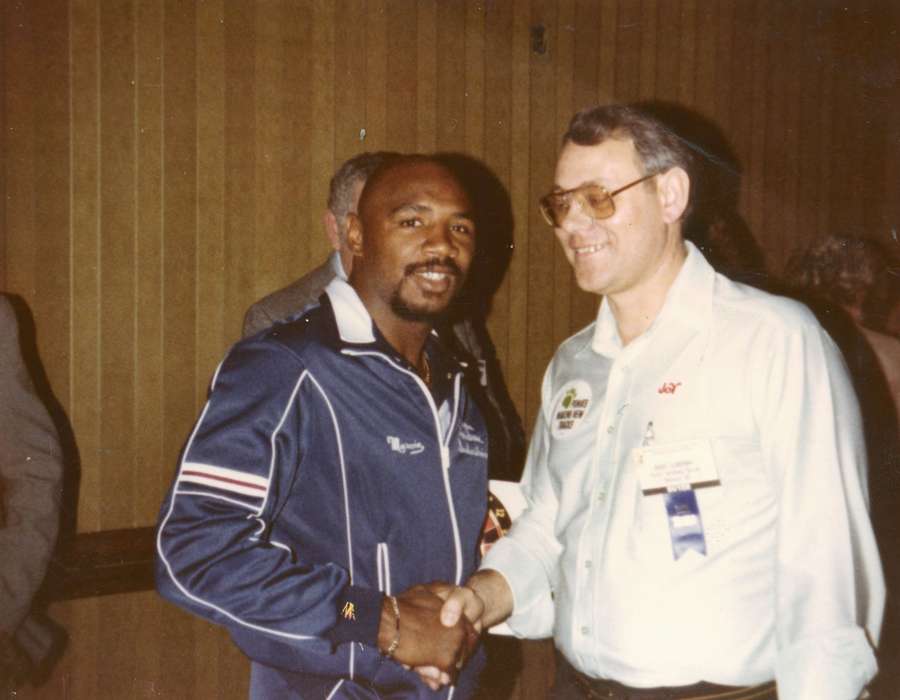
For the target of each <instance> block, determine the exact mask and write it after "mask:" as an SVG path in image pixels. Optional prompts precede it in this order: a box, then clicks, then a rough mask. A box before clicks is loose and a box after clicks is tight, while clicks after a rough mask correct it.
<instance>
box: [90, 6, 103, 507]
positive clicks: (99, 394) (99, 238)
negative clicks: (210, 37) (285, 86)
mask: <svg viewBox="0 0 900 700" xmlns="http://www.w3.org/2000/svg"><path fill="white" fill-rule="evenodd" d="M94 9H95V12H94V17H95V22H96V24H95V27H94V29H95V31H96V37H97V41H96V44H97V49H96V51H95V55H96V62H95V65H96V69H97V105H96V106H97V141H96V143H95V148H96V150H97V160H96V163H97V183H96V190H97V191H96V198H97V201H96V205H97V225H96V230H95V232H94V236H95V239H96V244H97V272H96V276H95V280H96V285H97V289H96V292H97V301H96V304H97V338H95V343H96V344H97V356H96V358H95V362H96V364H97V367H96V372H97V386H96V400H97V409H96V410H97V412H98V413H99V416H100V421H101V423H102V421H103V408H102V406H103V373H102V372H103V343H102V342H101V340H100V339H101V338H102V337H103V297H102V294H103V266H102V262H103V145H102V144H103V71H102V70H101V68H100V67H101V66H102V65H103V29H102V27H103V23H102V21H101V18H100V15H101V11H100V0H95V2H94ZM95 427H97V432H98V436H99V435H100V434H101V433H102V431H101V430H100V429H99V426H95ZM97 447H98V448H101V449H102V447H103V445H102V442H101V444H98V445H97ZM95 457H97V455H96V454H95V455H91V459H92V460H93V459H94V458H95ZM97 518H98V522H99V520H100V515H99V513H98V514H97Z"/></svg>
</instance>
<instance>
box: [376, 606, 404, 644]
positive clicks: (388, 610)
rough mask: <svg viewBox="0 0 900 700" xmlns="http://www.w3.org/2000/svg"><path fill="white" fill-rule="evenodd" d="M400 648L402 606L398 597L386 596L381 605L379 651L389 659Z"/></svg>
mask: <svg viewBox="0 0 900 700" xmlns="http://www.w3.org/2000/svg"><path fill="white" fill-rule="evenodd" d="M398 646H400V604H399V603H398V602H397V597H396V596H392V595H386V596H385V597H384V600H383V601H382V604H381V622H380V624H379V626H378V649H379V651H381V653H382V654H384V655H385V656H387V657H388V658H390V657H392V656H393V655H394V652H395V651H397V647H398Z"/></svg>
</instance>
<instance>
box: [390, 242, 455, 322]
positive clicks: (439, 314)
mask: <svg viewBox="0 0 900 700" xmlns="http://www.w3.org/2000/svg"><path fill="white" fill-rule="evenodd" d="M435 266H440V267H442V268H444V270H445V271H449V273H450V274H453V275H455V276H456V278H457V280H460V279H461V278H462V276H463V273H462V270H460V268H459V265H457V264H456V261H455V260H453V259H452V258H445V259H443V260H429V261H427V262H424V263H415V264H412V265H407V266H406V268H405V269H404V271H403V273H404V274H403V280H401V281H400V284H398V285H397V288H396V289H395V290H394V293H393V294H392V295H391V310H392V311H393V312H394V313H395V314H397V316H398V317H399V318H402V319H403V320H404V321H413V322H416V323H430V324H432V325H434V324H435V323H437V322H438V321H440V320H441V319H442V318H444V316H446V314H447V312H448V310H449V308H450V305H451V302H452V301H453V299H454V298H455V297H456V296H457V294H458V293H459V288H457V289H456V290H455V291H454V294H453V295H452V296H451V297H450V299H448V300H447V303H446V304H445V305H444V306H442V307H441V308H439V309H435V308H432V307H429V306H426V305H413V304H411V303H409V302H408V301H407V300H406V299H404V298H403V293H402V288H403V282H404V281H405V280H406V279H407V278H409V277H411V276H412V275H414V274H416V273H417V272H421V271H425V270H429V269H432V268H433V267H435Z"/></svg>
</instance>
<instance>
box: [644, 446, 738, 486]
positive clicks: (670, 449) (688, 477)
mask: <svg viewBox="0 0 900 700" xmlns="http://www.w3.org/2000/svg"><path fill="white" fill-rule="evenodd" d="M637 464H638V474H639V476H640V481H641V492H642V493H643V494H644V495H645V496H654V495H656V494H660V493H670V492H672V491H685V490H688V489H702V488H707V487H709V486H719V485H720V483H721V482H720V481H719V472H718V471H717V470H716V463H715V461H714V460H713V454H712V447H710V444H709V442H708V441H707V440H684V441H682V442H673V443H669V444H666V445H655V446H653V447H639V448H638V449H637Z"/></svg>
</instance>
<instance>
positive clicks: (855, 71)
mask: <svg viewBox="0 0 900 700" xmlns="http://www.w3.org/2000/svg"><path fill="white" fill-rule="evenodd" d="M845 5H848V6H845ZM894 5H895V3H892V2H890V1H889V0H883V1H879V0H863V1H861V2H854V3H849V4H846V3H838V2H836V1H834V0H793V1H790V2H784V1H783V0H733V1H726V0H530V1H529V0H467V1H463V0H419V1H415V0H335V1H334V2H332V1H331V0H256V1H255V2H254V1H251V0H197V1H196V2H189V1H187V0H7V1H6V2H4V3H2V9H0V22H2V40H3V50H2V68H0V87H2V91H3V102H2V109H0V127H2V136H0V148H2V155H3V161H2V162H3V167H2V170H0V188H2V193H3V197H2V198H0V216H2V223H3V226H2V229H0V255H2V262H0V289H4V290H6V291H8V292H11V293H14V294H17V295H20V296H21V297H22V298H23V299H24V300H25V301H26V302H27V304H28V305H29V307H30V308H31V310H32V312H33V314H34V318H35V324H36V333H37V344H38V347H39V350H40V355H41V358H42V360H43V363H44V365H45V367H46V369H47V373H48V377H49V381H50V384H51V386H52V387H53V389H54V391H55V392H56V395H57V397H58V398H59V400H60V403H61V404H62V406H63V407H64V409H65V411H66V413H67V415H68V418H69V420H70V421H71V426H72V429H73V433H74V435H75V441H76V444H77V449H78V453H79V457H80V467H81V472H80V490H79V492H78V498H77V522H78V528H79V529H80V530H82V531H92V530H98V529H105V528H118V527H127V526H131V525H145V524H149V523H152V522H153V521H154V519H155V515H156V509H157V507H158V505H159V503H160V501H161V499H162V496H163V492H164V489H165V488H166V486H167V484H168V482H169V480H170V478H171V477H172V474H173V471H174V468H175V463H176V459H177V456H178V452H179V450H180V448H181V446H182V443H183V441H184V439H185V437H186V435H187V433H188V430H189V428H190V426H191V424H192V421H193V420H194V417H195V415H196V414H197V412H198V409H199V408H200V406H201V404H202V402H203V400H204V396H205V391H206V386H207V382H208V380H209V377H210V375H211V373H212V372H213V370H214V368H215V366H216V364H217V362H218V360H219V358H220V356H221V355H222V353H223V351H224V350H225V348H226V347H227V346H228V345H229V344H230V343H231V342H233V341H234V340H236V339H237V338H238V336H239V329H240V322H241V317H242V314H243V312H244V310H245V309H246V307H247V306H248V305H249V304H250V303H251V302H252V301H254V300H255V299H257V298H258V297H260V296H261V295H263V294H265V293H267V292H269V291H272V290H274V289H276V288H277V287H279V286H281V285H283V284H285V283H287V282H289V281H290V280H292V279H294V278H295V277H296V276H297V275H299V274H300V273H301V272H303V271H305V270H307V269H308V268H310V267H311V266H313V265H315V264H317V263H318V262H319V261H320V260H321V259H322V258H323V257H324V256H325V254H326V253H327V250H328V246H327V243H326V240H325V237H324V235H323V233H322V230H321V226H320V216H321V211H322V208H323V205H324V202H325V199H326V192H327V185H328V179H329V177H330V174H331V172H332V171H333V169H334V168H335V166H336V165H337V164H339V163H340V162H341V161H342V160H344V159H345V158H347V157H348V156H350V155H352V154H354V153H356V152H357V151H360V150H363V149H365V150H374V149H382V148H389V149H400V150H419V151H432V150H437V149H439V150H453V151H462V152H465V153H467V154H469V155H471V156H474V157H477V158H480V159H482V160H483V161H484V163H485V164H486V165H487V166H488V167H489V168H490V169H491V170H492V171H493V172H494V173H495V174H496V175H497V177H498V178H499V180H500V181H501V182H502V183H503V184H504V185H505V187H506V188H507V189H508V192H509V195H510V201H511V206H512V212H513V216H514V220H515V231H514V238H515V252H514V255H513V258H512V263H511V265H510V268H509V270H508V272H507V274H506V276H505V279H504V281H503V284H502V286H501V287H500V290H499V292H498V294H497V296H496V298H495V300H494V304H493V313H492V316H491V318H490V331H491V333H492V335H493V338H494V341H495V343H496V345H497V349H498V352H499V355H500V358H501V361H502V364H503V367H504V368H505V372H506V377H507V380H508V384H509V388H510V391H511V395H512V397H513V399H514V400H515V402H516V404H517V406H518V407H519V409H520V411H521V412H522V414H523V416H524V417H525V419H526V422H527V423H528V424H530V423H531V421H532V420H533V418H534V415H535V412H536V409H537V406H538V392H539V386H540V378H541V374H542V372H543V370H544V367H545V365H546V362H547V360H548V359H549V357H550V355H551V353H552V351H553V349H554V348H555V347H556V345H557V344H558V343H559V342H560V341H561V340H562V339H563V338H564V337H566V336H567V335H569V334H570V333H571V332H573V331H574V330H575V329H577V328H579V327H581V326H582V325H584V324H585V323H586V322H588V321H589V320H590V318H591V317H592V316H593V314H594V312H595V309H596V305H597V300H596V299H595V298H592V297H590V296H588V295H585V294H582V293H581V292H579V291H578V290H577V289H576V288H575V287H574V285H573V283H572V278H571V275H570V272H569V268H568V265H567V263H566V262H565V259H564V257H563V255H562V254H561V252H560V251H559V250H558V249H557V246H556V244H555V242H554V240H553V237H552V235H551V233H550V231H549V230H548V229H547V228H546V227H545V226H544V225H543V224H542V222H541V220H540V217H539V215H538V213H537V211H536V208H535V201H536V199H537V197H538V196H539V194H541V193H542V192H544V191H545V190H546V189H547V188H548V186H549V185H550V184H551V183H552V176H553V167H554V160H555V154H556V151H557V147H558V140H559V135H560V134H561V132H562V130H563V128H564V126H565V123H566V122H567V120H568V118H569V116H570V115H571V113H572V112H573V111H574V110H575V109H576V108H578V107H581V106H586V105H589V104H592V103H597V102H609V101H614V100H635V99H661V100H666V101H670V102H676V103H679V104H681V105H684V106H686V107H688V108H690V109H692V110H694V111H695V112H696V113H697V114H698V115H699V116H701V117H702V118H704V119H706V120H708V121H709V122H711V123H713V124H715V125H717V126H718V128H719V129H720V130H721V132H722V134H723V135H724V136H725V138H726V139H727V141H728V142H729V143H730V145H731V148H732V149H733V152H734V154H735V156H736V159H737V160H738V161H739V163H740V165H741V168H742V170H743V183H742V188H741V190H740V199H739V203H738V204H739V212H740V214H741V216H742V218H743V220H744V221H745V222H746V223H747V225H748V226H749V229H750V231H751V232H752V234H753V236H754V237H755V239H756V240H757V241H758V242H759V244H760V245H761V247H762V248H763V250H764V251H765V253H766V255H767V258H768V262H769V264H770V266H771V268H772V269H773V270H775V271H778V270H779V269H780V268H781V265H782V263H783V261H784V259H785V257H786V255H787V253H788V252H789V251H790V250H791V249H793V248H794V247H795V246H796V245H798V244H800V243H802V242H804V241H806V240H808V239H811V238H813V237H815V236H819V235H822V234H824V233H827V232H830V231H833V230H863V231H866V232H868V233H869V234H870V235H873V236H875V237H878V238H881V239H882V240H883V241H884V242H886V243H888V244H889V245H891V246H893V247H895V248H896V247H897V245H898V244H897V239H896V236H897V229H898V228H900V197H898V196H897V192H898V191H900V153H898V140H900V126H898V124H900V122H898V119H897V109H898V107H900V99H898V84H897V80H898V58H900V51H898V45H900V42H897V40H896V29H897V21H896V19H897V18H896V16H895V15H896V8H895V7H894ZM55 614H56V615H57V616H58V617H59V618H60V619H62V620H63V621H64V622H65V624H66V625H67V626H68V627H69V629H70V632H71V634H72V637H73V641H72V645H71V650H70V652H69V654H68V655H67V657H66V659H65V660H64V663H63V665H62V666H61V668H60V670H59V671H58V673H57V674H56V676H55V677H54V679H53V680H52V681H51V684H50V685H49V686H48V688H47V689H46V690H45V691H44V692H43V693H42V695H43V696H46V697H65V698H82V697H110V698H113V697H242V696H243V695H244V693H245V685H244V684H245V682H246V681H245V666H244V664H243V662H242V661H240V660H239V658H238V657H237V655H236V653H235V652H234V651H233V650H232V649H231V648H230V646H229V645H228V642H227V640H225V639H224V637H223V635H222V634H221V633H220V632H218V631H215V630H212V629H211V628H210V627H208V626H206V625H204V624H202V623H199V622H194V621H191V620H189V619H188V618H187V617H186V616H184V615H182V614H181V613H179V612H177V611H175V610H170V609H169V608H168V606H164V605H162V604H161V603H159V602H158V601H156V600H155V599H154V597H153V595H152V594H146V595H139V596H122V597H116V598H110V599H102V600H93V601H82V602H78V603H72V604H67V605H64V606H59V607H58V608H57V609H56V610H55ZM519 694H520V696H521V697H541V696H542V690H541V688H540V684H538V685H537V686H535V685H532V686H530V687H523V688H522V689H520V691H519ZM39 695H41V694H39Z"/></svg>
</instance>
